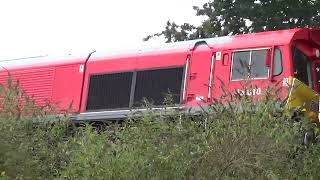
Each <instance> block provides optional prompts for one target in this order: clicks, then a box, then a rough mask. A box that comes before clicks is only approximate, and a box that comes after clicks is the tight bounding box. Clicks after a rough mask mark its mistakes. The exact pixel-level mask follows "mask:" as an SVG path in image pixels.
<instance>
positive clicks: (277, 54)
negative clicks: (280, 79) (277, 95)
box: [272, 49, 283, 76]
mask: <svg viewBox="0 0 320 180" xmlns="http://www.w3.org/2000/svg"><path fill="white" fill-rule="evenodd" d="M273 59H274V62H273V73H272V74H273V75H274V76H277V75H280V74H281V73H282V68H283V67H282V56H281V51H280V49H275V50H274V58H273Z"/></svg>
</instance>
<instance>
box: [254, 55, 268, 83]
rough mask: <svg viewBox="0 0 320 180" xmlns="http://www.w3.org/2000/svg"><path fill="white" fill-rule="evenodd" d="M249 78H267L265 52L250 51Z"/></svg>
mask: <svg viewBox="0 0 320 180" xmlns="http://www.w3.org/2000/svg"><path fill="white" fill-rule="evenodd" d="M251 52H252V54H251V63H250V77H251V78H267V77H268V67H266V65H265V58H266V52H267V51H266V50H257V51H251Z"/></svg>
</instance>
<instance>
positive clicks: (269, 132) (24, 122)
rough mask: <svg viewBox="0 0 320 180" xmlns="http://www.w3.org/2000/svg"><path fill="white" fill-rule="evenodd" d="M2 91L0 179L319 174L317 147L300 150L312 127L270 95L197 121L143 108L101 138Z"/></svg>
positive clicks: (225, 106) (236, 99)
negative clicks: (295, 118) (292, 116)
mask: <svg viewBox="0 0 320 180" xmlns="http://www.w3.org/2000/svg"><path fill="white" fill-rule="evenodd" d="M2 88H6V91H4V90H1V91H0V92H6V93H2V94H1V96H0V97H1V98H0V99H1V103H2V104H3V106H2V107H3V108H2V109H1V111H0V179H257V178H258V179H289V178H290V179H291V178H298V179H299V178H306V177H310V178H314V179H317V178H318V176H319V175H318V174H319V173H317V170H318V169H319V167H320V158H319V157H320V156H319V155H320V154H319V152H320V151H319V150H320V149H319V146H317V145H316V144H310V145H308V146H306V145H304V144H303V138H304V132H305V130H306V129H307V127H308V126H309V125H308V124H306V123H301V122H300V123H295V122H292V121H291V120H290V117H289V115H288V113H287V112H286V110H285V108H284V105H283V103H282V102H281V101H280V100H278V99H277V98H276V96H273V95H272V94H267V95H266V96H265V97H264V98H262V99H261V100H260V101H254V100H253V99H252V98H250V97H247V96H239V95H235V96H232V95H230V96H232V97H229V99H233V100H232V101H230V102H226V100H215V101H214V102H213V104H212V105H211V106H210V107H208V108H206V109H205V111H204V112H202V113H201V114H200V115H197V116H191V115H189V114H188V113H184V114H181V112H172V113H171V114H169V115H168V114H167V115H166V116H161V115H159V114H158V113H155V112H154V110H152V108H151V107H152V106H151V107H149V106H148V107H149V110H148V111H147V112H146V113H144V114H143V116H142V117H141V118H136V119H130V120H128V121H126V122H125V123H122V124H111V125H109V126H107V127H105V130H104V131H99V132H98V131H96V130H94V128H93V127H92V126H91V125H89V124H84V125H83V126H80V127H77V128H75V127H73V126H72V123H71V122H70V120H69V118H68V117H62V116H47V114H50V111H49V110H48V109H50V108H44V107H42V108H38V107H36V105H34V103H20V104H19V103H17V101H18V100H17V98H18V99H21V98H25V96H24V95H23V93H21V91H20V90H19V88H18V86H16V84H14V83H11V85H10V84H9V86H8V85H7V86H2ZM12 94H13V95H12ZM9 97H10V98H9ZM24 102H27V101H24ZM222 102H223V103H222ZM17 107H19V108H17ZM48 118H49V119H48ZM34 119H37V121H36V122H37V123H34ZM39 120H43V121H39ZM47 120H55V121H54V123H49V121H47Z"/></svg>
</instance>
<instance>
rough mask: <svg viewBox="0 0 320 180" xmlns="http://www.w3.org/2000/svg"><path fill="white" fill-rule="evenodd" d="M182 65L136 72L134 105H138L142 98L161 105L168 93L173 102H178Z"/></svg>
mask: <svg viewBox="0 0 320 180" xmlns="http://www.w3.org/2000/svg"><path fill="white" fill-rule="evenodd" d="M182 78H183V67H178V68H169V69H157V70H146V71H138V72H137V80H136V87H135V94H134V104H133V106H134V107H140V106H141V105H142V104H141V102H142V101H143V99H144V98H146V99H147V100H148V101H149V102H151V103H152V104H153V105H162V104H163V103H164V98H165V97H166V95H167V94H168V93H169V94H171V95H172V98H173V99H172V100H173V103H174V104H179V103H180V96H181V87H182Z"/></svg>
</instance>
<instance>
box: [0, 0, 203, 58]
mask: <svg viewBox="0 0 320 180" xmlns="http://www.w3.org/2000/svg"><path fill="white" fill-rule="evenodd" d="M205 2H208V0H131V1H130V0H127V1H123V0H0V23H1V24H0V60H3V59H11V58H19V57H28V56H36V55H45V54H50V55H52V54H56V53H59V54H61V53H69V52H87V51H92V50H96V49H110V48H111V49H113V48H119V47H123V48H124V47H134V46H135V45H137V44H141V43H142V38H143V37H145V36H147V35H149V34H153V33H156V32H159V31H161V30H163V29H164V27H165V24H166V21H167V20H169V19H170V20H172V21H175V22H177V23H183V22H190V23H192V24H199V23H200V22H201V20H202V18H201V17H196V16H195V11H194V10H193V9H192V6H193V5H197V6H202V4H203V3H205ZM154 42H156V43H159V39H158V40H153V43H154ZM161 42H164V41H163V40H162V39H161Z"/></svg>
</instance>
